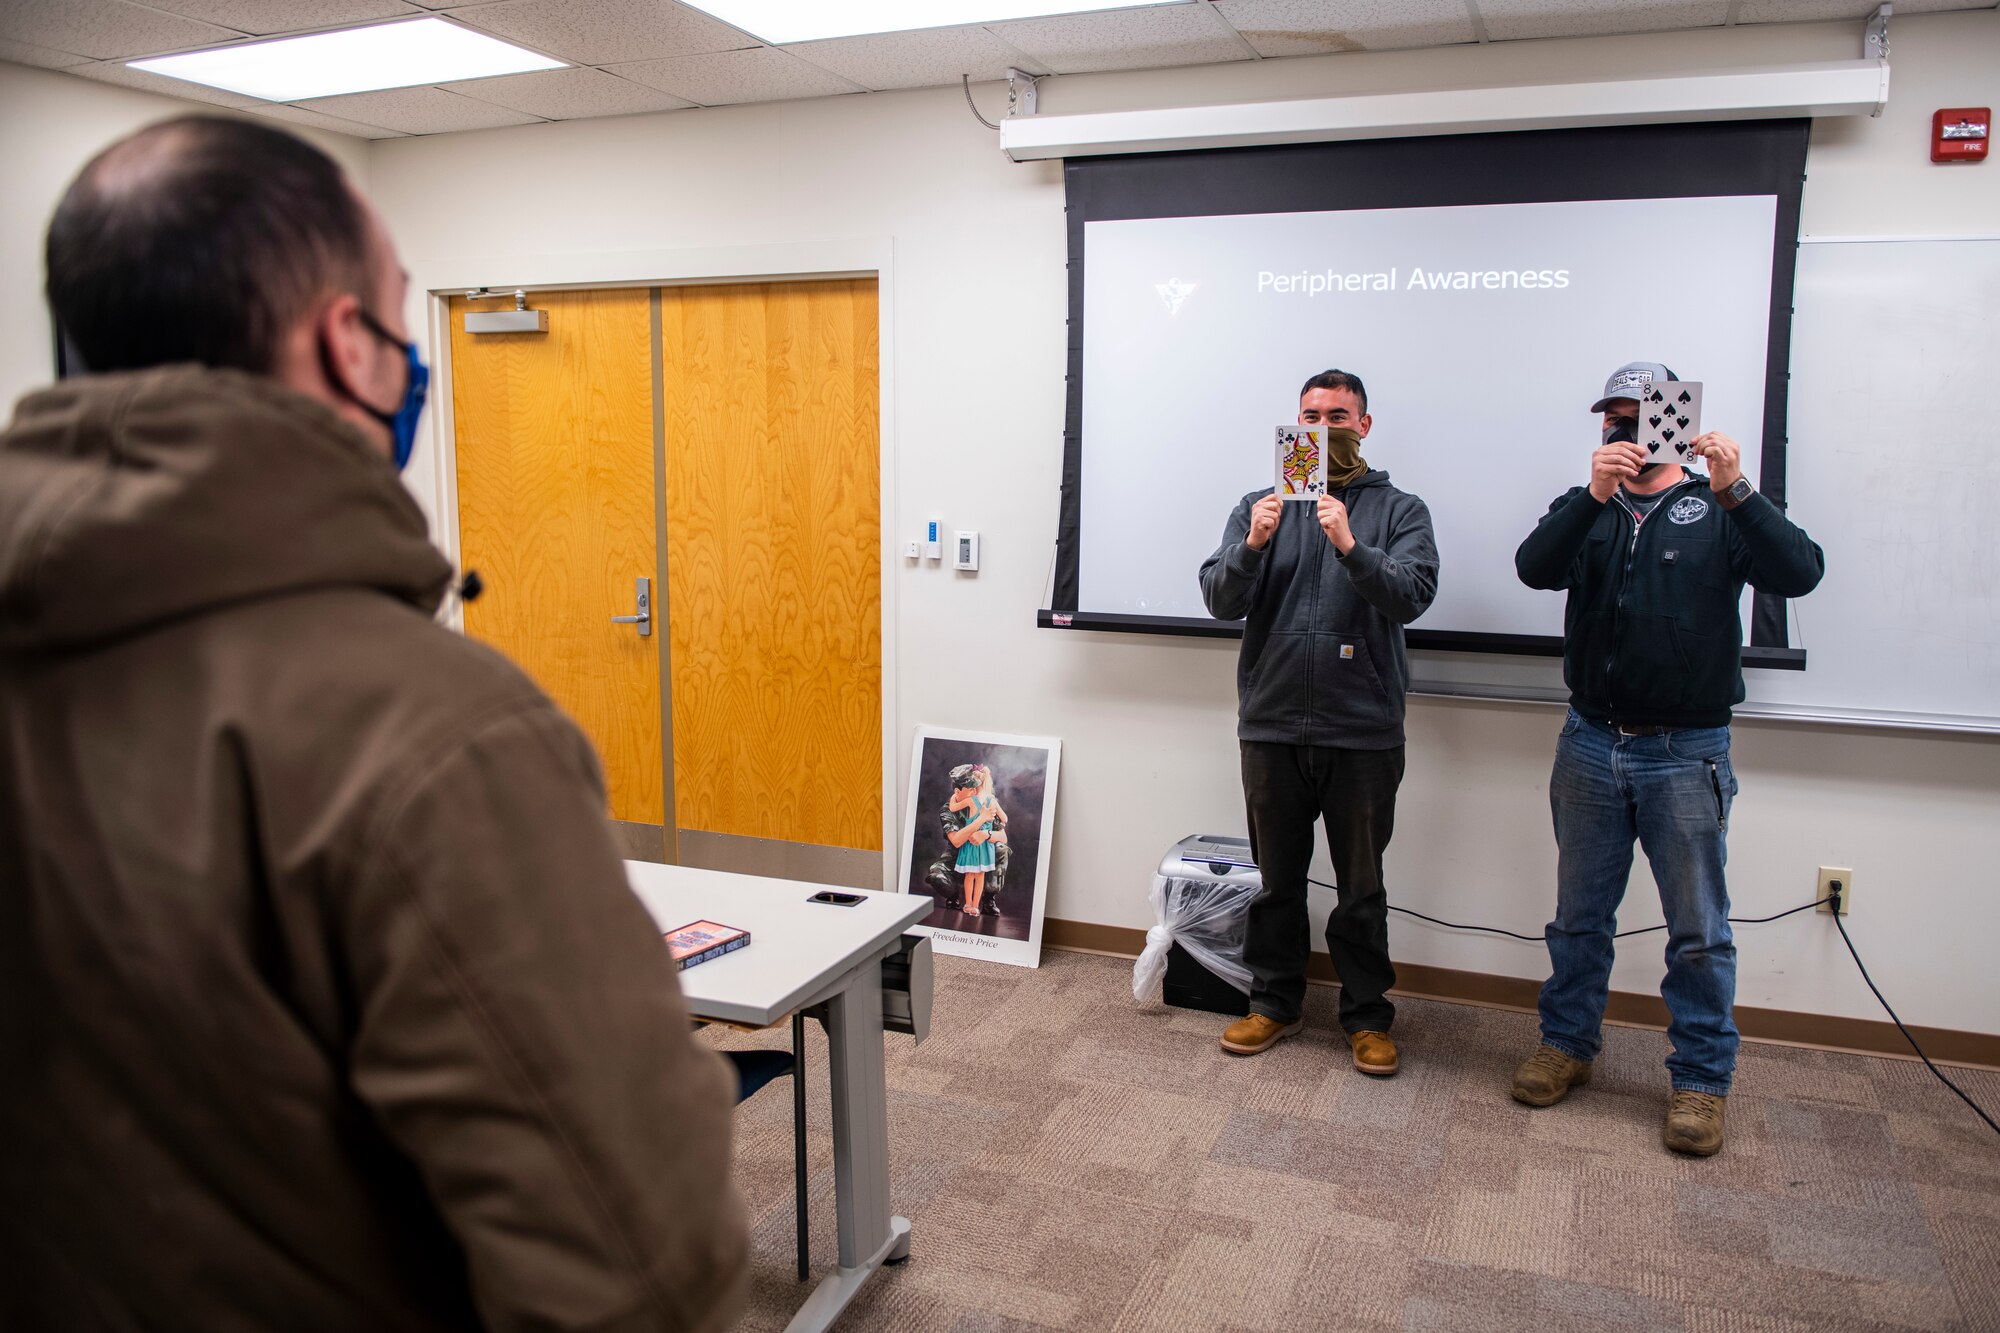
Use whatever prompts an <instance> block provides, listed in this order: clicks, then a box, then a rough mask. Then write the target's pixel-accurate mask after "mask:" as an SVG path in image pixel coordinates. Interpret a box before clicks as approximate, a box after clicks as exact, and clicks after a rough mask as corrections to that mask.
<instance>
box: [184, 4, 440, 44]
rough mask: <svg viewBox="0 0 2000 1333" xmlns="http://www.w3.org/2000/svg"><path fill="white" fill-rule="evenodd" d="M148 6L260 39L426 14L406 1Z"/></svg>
mask: <svg viewBox="0 0 2000 1333" xmlns="http://www.w3.org/2000/svg"><path fill="white" fill-rule="evenodd" d="M146 3H147V5H148V6H149V7H151V8H153V9H164V10H166V11H167V12H168V13H171V14H179V15H181V16H182V17H183V18H191V19H200V20H202V21H203V22H204V23H219V24H221V25H222V26H223V27H225V28H235V29H236V30H237V31H239V32H247V33H250V34H252V35H253V36H257V37H264V36H268V35H269V34H271V33H274V32H302V31H306V30H309V29H313V28H335V27H339V26H340V25H342V24H344V23H366V22H368V21H369V20H371V19H386V18H394V17H396V16H397V15H398V14H406V15H407V14H421V13H423V12H424V11H423V10H422V9H421V8H419V7H418V6H416V5H412V4H406V3H404V0H146Z"/></svg>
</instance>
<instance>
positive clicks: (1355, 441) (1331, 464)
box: [1325, 426, 1368, 491]
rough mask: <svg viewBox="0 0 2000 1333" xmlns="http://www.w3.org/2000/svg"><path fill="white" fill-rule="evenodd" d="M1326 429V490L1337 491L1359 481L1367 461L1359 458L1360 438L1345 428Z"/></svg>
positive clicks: (1331, 427) (1366, 468) (1365, 469)
mask: <svg viewBox="0 0 2000 1333" xmlns="http://www.w3.org/2000/svg"><path fill="white" fill-rule="evenodd" d="M1325 429H1326V488H1327V489H1328V490H1329V491H1337V490H1339V489H1340V488H1341V487H1343V486H1351V485H1353V484H1354V483H1355V482H1357V481H1359V480H1361V475H1362V474H1363V473H1364V472H1366V471H1368V460H1367V459H1365V458H1363V457H1362V456H1361V437H1360V436H1359V435H1357V434H1355V432H1353V431H1351V430H1349V429H1348V428H1347V427H1345V426H1328V427H1326V428H1325Z"/></svg>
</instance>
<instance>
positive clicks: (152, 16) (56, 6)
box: [0, 0, 243, 60]
mask: <svg viewBox="0 0 2000 1333" xmlns="http://www.w3.org/2000/svg"><path fill="white" fill-rule="evenodd" d="M242 36H243V34H242V33H240V32H233V31H231V30H230V29H228V28H218V27H214V26H213V25H211V24H207V23H197V22H195V21H194V20H193V19H184V18H182V17H181V16H180V15H178V14H162V13H161V12H160V11H159V10H157V9H147V8H145V7H144V6H142V5H128V4H126V3H125V2H124V0H6V3H0V39H4V40H6V41H11V42H26V43H27V44H28V45H30V46H46V47H49V48H51V49H53V50H56V51H69V52H72V53H73V54H76V55H80V56H89V57H90V58H91V59H93V60H115V59H117V58H118V57H120V56H146V55H153V54H155V53H156V52H160V51H178V50H181V49H183V48H186V47H190V46H213V45H215V44H216V43H218V42H233V41H236V40H238V39H240V38H241V37H242Z"/></svg>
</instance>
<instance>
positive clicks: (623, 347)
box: [450, 289, 665, 826]
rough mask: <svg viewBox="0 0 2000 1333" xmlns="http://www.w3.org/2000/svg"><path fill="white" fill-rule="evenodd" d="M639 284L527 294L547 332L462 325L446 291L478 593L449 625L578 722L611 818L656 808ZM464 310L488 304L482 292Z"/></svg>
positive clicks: (651, 814) (645, 349)
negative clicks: (640, 590)
mask: <svg viewBox="0 0 2000 1333" xmlns="http://www.w3.org/2000/svg"><path fill="white" fill-rule="evenodd" d="M649 301H650V294H649V293H648V292H647V291H646V290H644V289H624V290H617V291H594V292H545V293H538V294H537V295H536V296H535V298H534V301H533V305H534V307H535V308H536V309H546V310H547V311H548V312H549V329H548V332H547V333H540V334H534V333H506V334H467V333H466V332H465V329H464V324H465V320H464V318H463V315H464V311H465V302H464V300H463V299H462V298H459V297H453V298H452V299H451V302H450V305H451V403H452V415H453V420H454V424H455V432H456V436H457V452H458V511H459V544H460V551H461V555H460V561H461V564H462V565H463V567H464V568H467V569H476V570H478V571H479V573H480V575H481V577H482V579H483V580H484V582H485V591H484V593H483V594H482V595H481V596H480V597H479V599H478V600H477V601H475V602H471V603H469V604H467V606H466V607H465V631H466V633H467V634H469V635H471V636H473V637H474V638H478V639H483V640H485V641H486V642H488V643H490V644H492V645H494V646H495V647H497V648H499V649H500V650H501V651H502V652H504V653H506V654H507V655H508V656H509V657H511V658H512V659H513V660H514V661H516V662H518V663H519V664H520V665H521V666H522V667H523V668H525V669H526V670H527V672H528V674H529V675H531V676H533V677H534V678H535V680H536V682H537V683H538V684H540V685H541V687H542V688H543V689H544V690H546V691H548V693H549V694H550V696H551V697H553V698H554V699H555V701H556V702H557V703H558V704H560V705H561V706H562V708H563V709H564V711H566V712H567V713H568V714H569V715H570V716H571V717H573V718H575V719H576V720H577V722H578V723H579V724H581V725H582V727H583V730H584V731H585V733H587V734H588V735H589V737H590V739H591V741H592V743H593V744H595V745H596V747H597V752H598V755H599V756H600V757H601V759H602V760H603V763H604V776H605V782H606V784H607V786H608V787H609V790H610V803H611V809H610V814H611V816H612V817H613V818H615V819H619V820H626V821H630V822H632V823H636V824H649V825H655V826H658V825H660V824H661V823H662V822H663V819H664V814H665V811H664V803H663V799H662V788H663V782H664V775H663V773H662V755H661V738H660V659H659V643H660V635H659V629H660V627H659V625H658V623H657V620H656V622H655V625H654V634H653V636H652V637H650V638H646V637H641V636H640V635H639V634H637V633H636V632H635V630H634V628H633V627H632V626H631V625H615V624H613V623H612V622H611V617H613V616H618V615H631V614H633V610H634V607H633V601H634V589H633V580H634V579H636V578H642V577H643V578H650V579H655V584H654V588H655V593H654V600H655V602H657V600H658V591H657V589H658V583H657V554H658V548H657V543H656V541H655V537H654V533H655V522H654V484H655V479H654V467H653V349H652V331H651V322H650V321H651V314H650V306H649ZM479 308H480V309H495V308H504V307H495V306H493V305H491V303H483V304H482V305H481V306H480V307H479Z"/></svg>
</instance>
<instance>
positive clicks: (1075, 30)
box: [986, 3, 1251, 74]
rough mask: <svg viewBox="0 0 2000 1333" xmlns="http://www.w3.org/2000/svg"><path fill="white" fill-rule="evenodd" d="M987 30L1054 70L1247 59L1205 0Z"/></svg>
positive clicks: (1240, 44)
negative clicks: (1203, 1) (1202, 0)
mask: <svg viewBox="0 0 2000 1333" xmlns="http://www.w3.org/2000/svg"><path fill="white" fill-rule="evenodd" d="M986 30H987V31H988V32H990V33H992V34H993V35H994V36H996V37H998V38H999V39H1000V40H1001V41H1003V42H1005V43H1007V45H1009V46H1011V47H1013V48H1015V49H1016V50H1018V51H1021V52H1023V53H1025V54H1027V55H1030V56H1033V57H1034V58H1035V59H1036V60H1038V61H1040V62H1041V63H1042V64H1044V65H1047V66H1048V67H1049V68H1050V69H1052V70H1055V71H1056V72H1057V73H1060V74H1078V73H1083V72H1085V71H1088V70H1103V69H1158V68H1160V67H1162V66H1165V65H1216V64H1222V63H1224V62H1226V61H1231V60H1248V59H1250V58H1251V56H1250V49H1249V48H1248V47H1247V46H1245V45H1244V43H1243V39H1242V38H1240V37H1238V36H1237V35H1236V34H1235V33H1234V32H1232V31H1230V29H1229V27H1228V26H1227V25H1226V24H1223V23H1218V22H1217V21H1216V17H1215V15H1214V14H1212V13H1211V12H1209V6H1208V5H1207V4H1206V3H1199V4H1192V5H1158V6H1154V7H1151V8H1146V9H1118V10H1109V11H1106V12H1103V13H1097V14H1069V15H1065V16H1063V17H1061V18H1047V19H1022V20H1020V21H1019V22H1016V23H992V24H988V25H987V29H986Z"/></svg>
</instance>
